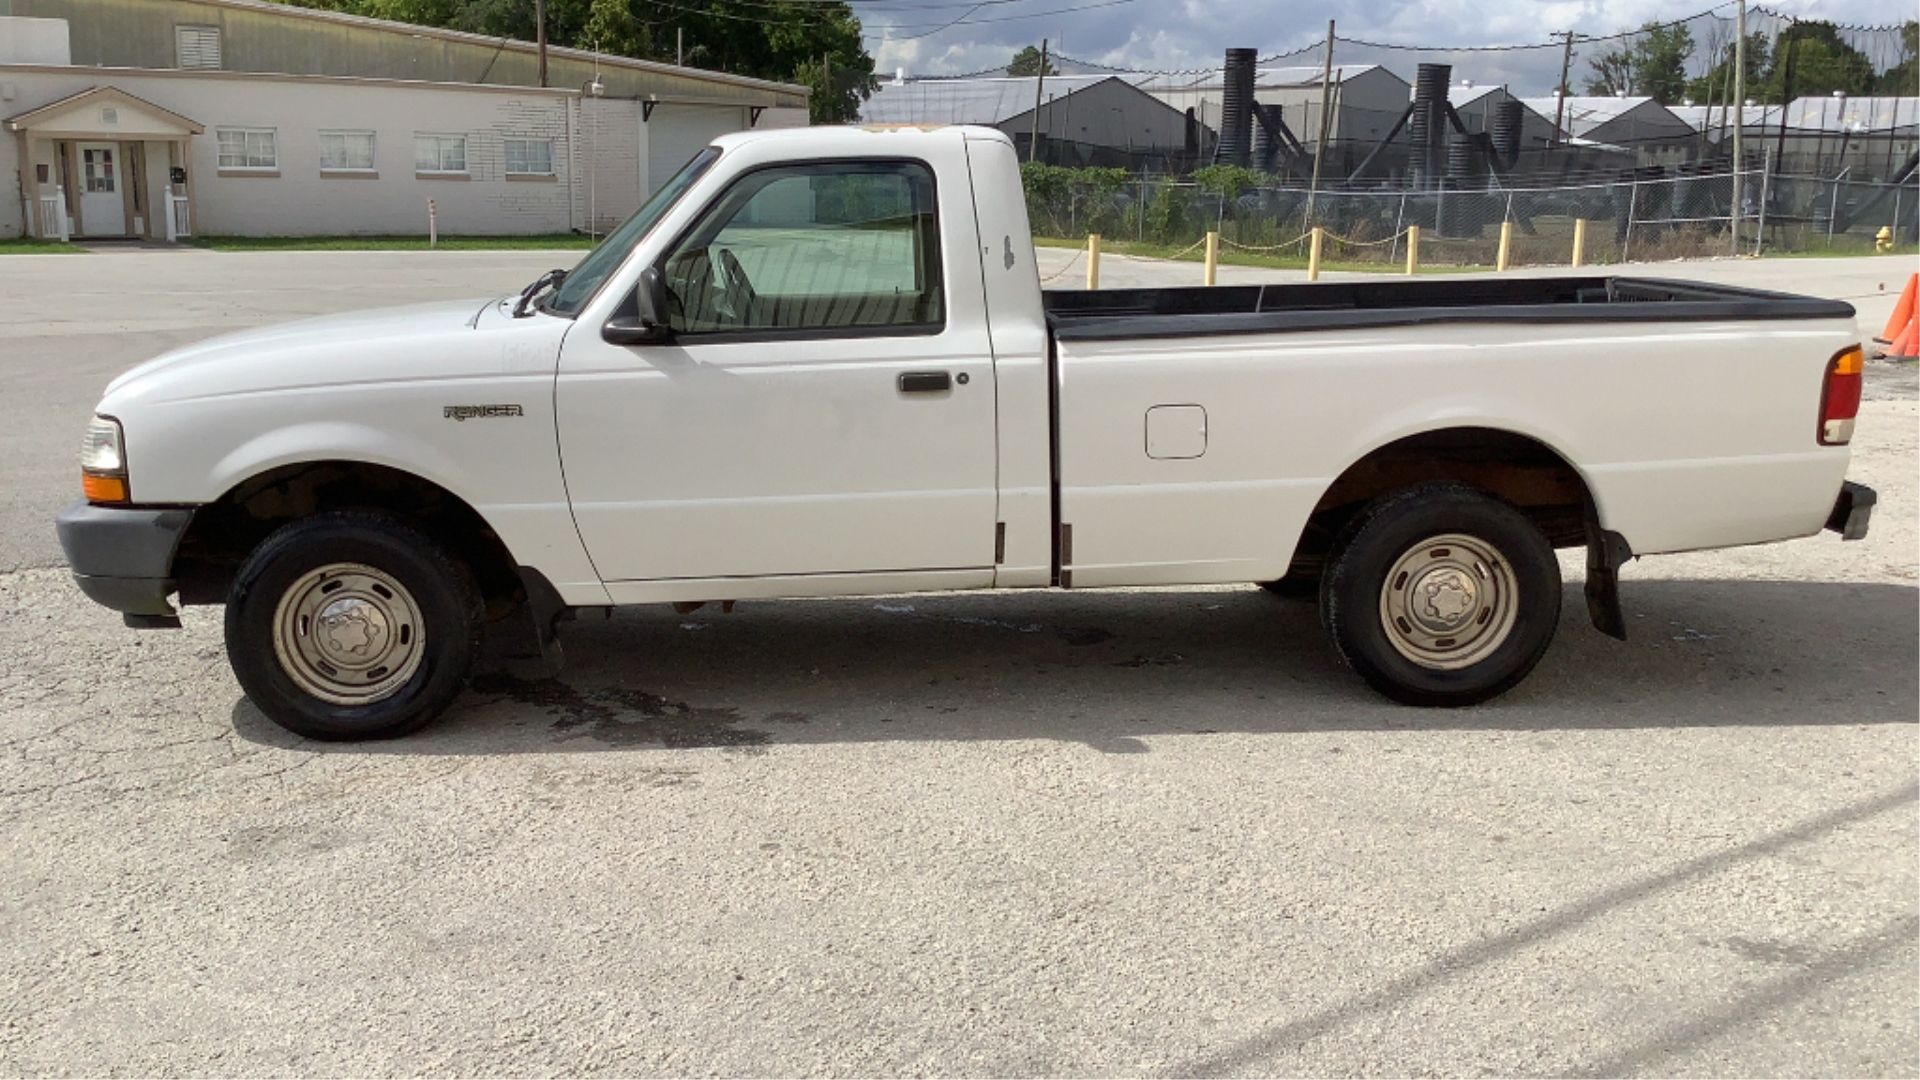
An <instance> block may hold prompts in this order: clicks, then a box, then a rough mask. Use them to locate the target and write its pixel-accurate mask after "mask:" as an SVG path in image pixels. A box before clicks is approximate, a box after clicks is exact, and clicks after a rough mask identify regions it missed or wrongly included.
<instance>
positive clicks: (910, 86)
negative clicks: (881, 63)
mask: <svg viewBox="0 0 1920 1080" xmlns="http://www.w3.org/2000/svg"><path fill="white" fill-rule="evenodd" d="M1109 79H1112V80H1114V81H1117V82H1123V83H1124V82H1130V81H1131V79H1129V78H1124V77H1121V76H1117V75H1049V76H1047V77H1046V79H1045V80H1044V85H1043V86H1041V87H1040V94H1041V100H1043V101H1044V100H1049V99H1051V100H1053V101H1059V100H1060V99H1061V98H1063V97H1066V96H1067V95H1069V94H1074V93H1078V92H1079V91H1081V90H1084V89H1086V88H1087V87H1089V86H1094V85H1096V84H1099V83H1103V82H1106V81H1108V80H1109ZM1034 81H1035V80H1034V77H1033V76H1031V75H1021V76H1014V77H1011V78H1000V79H909V80H907V81H906V82H904V83H902V82H892V81H888V82H883V83H881V84H880V88H879V89H878V90H875V91H874V93H873V96H872V97H870V98H868V99H867V100H866V102H865V103H863V104H862V105H861V106H860V120H861V122H863V123H868V124H927V123H933V124H985V125H988V126H989V127H991V126H992V125H994V124H998V123H1000V122H1001V121H1003V120H1008V119H1011V118H1012V117H1015V116H1019V115H1020V114H1021V113H1023V112H1026V111H1028V110H1029V109H1032V108H1033V101H1034Z"/></svg>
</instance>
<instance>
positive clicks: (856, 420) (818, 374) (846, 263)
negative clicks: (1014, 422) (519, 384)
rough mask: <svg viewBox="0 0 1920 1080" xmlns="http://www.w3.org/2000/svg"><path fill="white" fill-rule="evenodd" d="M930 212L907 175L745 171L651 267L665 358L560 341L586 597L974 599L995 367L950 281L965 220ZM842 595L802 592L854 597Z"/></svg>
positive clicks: (989, 501)
mask: <svg viewBox="0 0 1920 1080" xmlns="http://www.w3.org/2000/svg"><path fill="white" fill-rule="evenodd" d="M944 179H945V177H942V180H944ZM957 182H958V183H960V184H965V183H966V182H967V181H966V177H965V175H964V173H962V174H961V175H960V176H959V177H958V180H957ZM936 191H937V188H936V183H935V170H934V167H933V166H932V165H930V164H929V163H926V162H921V161H917V160H880V161H840V162H817V163H807V164H799V165H779V166H772V167H767V168H761V169H756V170H752V171H749V172H746V173H743V174H742V175H740V176H738V177H736V178H734V180H733V181H732V182H731V183H730V184H729V185H728V186H727V187H726V188H725V189H724V190H723V191H722V192H721V193H720V194H719V195H718V196H716V197H715V198H714V200H713V202H712V203H711V204H710V205H709V206H708V208H707V209H706V210H705V211H704V212H703V213H702V214H701V215H700V216H699V217H698V218H697V219H696V221H695V223H694V224H693V225H692V226H691V227H690V228H689V229H688V230H687V231H686V232H685V233H684V234H683V235H682V236H681V237H679V238H678V239H677V240H676V241H675V242H674V243H673V244H671V245H670V246H669V247H668V248H667V253H666V255H665V256H664V257H663V258H662V259H661V260H660V262H659V264H658V265H659V266H660V269H661V272H662V275H663V277H664V278H665V281H666V286H667V307H668V311H667V318H668V325H669V327H670V329H671V336H670V338H669V339H668V340H667V341H664V342H661V343H657V344H649V345H633V346H617V345H613V344H610V343H608V342H606V341H604V340H603V339H602V338H601V336H600V334H599V332H598V331H599V328H598V327H591V326H578V327H575V328H574V330H573V331H572V332H570V333H569V334H568V336H567V339H566V344H565V346H564V347H563V353H562V360H561V367H560V378H559V383H558V386H557V388H556V395H557V402H556V404H557V413H558V419H559V427H560V440H561V451H562V459H563V463H564V466H565V469H566V478H567V485H568V492H569V495H570V498H571V500H572V503H573V508H574V517H575V521H576V522H577V523H578V525H579V528H580V534H581V537H582V539H583V540H584V541H585V542H586V545H587V549H588V552H589V554H590V555H591V556H592V558H593V561H594V565H595V567H596V569H597V570H598V571H599V573H600V576H601V577H602V578H603V579H604V580H606V581H608V582H609V583H616V582H632V583H643V582H644V583H658V586H659V587H653V588H645V589H637V590H636V589H629V590H625V591H622V590H619V589H616V590H615V593H616V597H621V598H625V599H630V600H631V599H662V598H682V597H686V598H691V597H694V596H699V597H702V598H711V597H719V596H745V595H755V594H771V593H772V592H777V591H784V590H778V589H773V588H771V587H768V588H765V589H755V588H753V587H752V586H751V585H750V584H748V582H747V581H746V580H743V579H749V580H750V579H791V578H796V577H800V578H804V577H812V576H816V575H876V574H888V573H891V574H894V575H901V574H916V573H917V574H927V573H930V572H931V573H935V574H936V575H941V576H943V580H942V581H940V582H935V581H932V580H929V581H926V582H922V583H919V584H916V585H915V587H938V585H939V584H941V583H944V584H949V585H953V586H956V587H963V586H970V585H976V584H987V583H989V582H990V580H991V574H992V567H993V560H994V538H995V519H996V507H997V496H996V490H995V454H994V438H995V434H994V430H995V429H994V386H993V380H994V373H993V358H992V350H991V345H990V342H989V339H988V335H987V331H986V319H985V312H984V301H983V300H982V299H981V297H980V294H979V289H978V282H979V271H978V268H977V266H975V267H974V268H973V269H972V272H971V274H967V273H965V272H963V271H962V270H961V267H963V266H964V265H965V263H966V261H970V260H973V259H974V258H975V257H976V256H975V250H976V243H975V241H974V239H973V223H972V220H971V219H972V215H971V214H965V215H942V214H941V213H940V212H939V204H938V201H937V198H936ZM957 205H963V206H964V205H965V202H964V200H963V201H962V202H960V203H958V204H957ZM950 218H959V219H960V220H949V219H950ZM956 282H958V283H960V284H958V285H956V284H955V283H956ZM968 282H971V283H972V287H971V288H969V287H968V285H967V284H966V283H968ZM722 579H724V580H722ZM975 579H978V580H975ZM843 584H844V585H845V586H846V587H844V588H835V589H831V590H813V589H809V590H802V591H846V592H859V591H863V589H862V588H861V587H860V583H859V582H858V581H849V582H845V583H843ZM886 587H888V588H894V587H900V585H899V583H898V582H888V583H886Z"/></svg>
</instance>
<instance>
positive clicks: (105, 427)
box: [80, 416, 128, 503]
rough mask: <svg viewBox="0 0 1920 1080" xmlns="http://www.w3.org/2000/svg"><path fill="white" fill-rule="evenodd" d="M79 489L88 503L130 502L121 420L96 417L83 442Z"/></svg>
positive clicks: (89, 425) (81, 445)
mask: <svg viewBox="0 0 1920 1080" xmlns="http://www.w3.org/2000/svg"><path fill="white" fill-rule="evenodd" d="M80 486H81V489H82V490H83V491H84V492H85V493H86V496H87V501H88V502H96V503H123V502H126V501H127V500H128V491H127V453H126V446H125V441H124V439H123V438H122V436H121V434H120V421H118V420H115V419H113V418H112V417H109V416H96V417H94V418H93V422H92V423H90V424H88V425H87V437H86V438H85V439H83V440H82V441H81V443H80Z"/></svg>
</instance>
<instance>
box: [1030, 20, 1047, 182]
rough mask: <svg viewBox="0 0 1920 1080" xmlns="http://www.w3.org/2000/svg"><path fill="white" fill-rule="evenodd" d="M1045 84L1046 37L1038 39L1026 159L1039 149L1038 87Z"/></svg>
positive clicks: (1031, 157)
mask: <svg viewBox="0 0 1920 1080" xmlns="http://www.w3.org/2000/svg"><path fill="white" fill-rule="evenodd" d="M1045 85H1047V39H1046V38H1041V39H1040V70H1039V71H1038V72H1035V73H1034V77H1033V129H1032V130H1031V131H1029V132H1028V133H1027V160H1028V161H1032V160H1033V155H1034V151H1036V150H1038V149H1040V88H1041V87H1043V86H1045Z"/></svg>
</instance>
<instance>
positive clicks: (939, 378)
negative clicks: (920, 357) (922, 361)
mask: <svg viewBox="0 0 1920 1080" xmlns="http://www.w3.org/2000/svg"><path fill="white" fill-rule="evenodd" d="M951 389H953V374H952V373H951V372H946V371H903V372H901V373H900V392H901V393H903V394H937V393H940V392H941V391H943V390H951Z"/></svg>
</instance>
